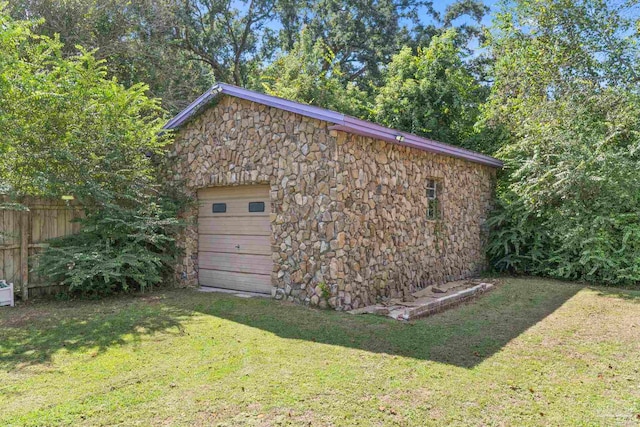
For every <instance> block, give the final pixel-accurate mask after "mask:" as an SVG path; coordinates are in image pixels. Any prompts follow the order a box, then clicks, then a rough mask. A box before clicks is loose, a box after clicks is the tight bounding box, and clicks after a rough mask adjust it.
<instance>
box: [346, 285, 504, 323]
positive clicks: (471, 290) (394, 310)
mask: <svg viewBox="0 0 640 427" xmlns="http://www.w3.org/2000/svg"><path fill="white" fill-rule="evenodd" d="M465 285H466V286H465ZM493 287H494V285H493V283H488V282H480V283H477V284H476V283H473V282H469V281H466V282H451V283H449V284H445V285H441V286H439V287H438V288H439V289H438V290H439V291H442V290H445V293H440V295H442V296H438V293H439V292H435V293H434V292H433V291H431V290H430V289H425V290H421V291H418V292H415V293H413V297H414V298H415V300H414V301H410V302H402V301H396V302H392V303H391V304H389V305H384V304H376V305H370V306H367V307H363V308H360V309H357V310H351V311H349V313H351V314H379V315H384V316H388V317H391V318H393V319H397V320H413V319H417V318H420V317H426V316H430V315H432V314H436V313H439V312H441V311H444V310H446V309H448V308H451V307H453V306H455V305H458V304H461V303H463V302H465V301H469V300H471V299H473V298H476V297H477V296H479V295H481V294H483V293H485V292H488V291H490V290H491V289H493ZM460 288H462V289H460Z"/></svg>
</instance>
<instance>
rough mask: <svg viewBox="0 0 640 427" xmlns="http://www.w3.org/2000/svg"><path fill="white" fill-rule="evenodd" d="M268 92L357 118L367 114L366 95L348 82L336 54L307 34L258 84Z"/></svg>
mask: <svg viewBox="0 0 640 427" xmlns="http://www.w3.org/2000/svg"><path fill="white" fill-rule="evenodd" d="M255 85H256V86H259V87H260V86H261V87H260V88H261V89H263V90H264V91H265V92H266V93H268V94H271V95H276V96H280V97H282V98H286V99H292V100H295V101H300V102H303V103H306V104H313V105H317V106H319V107H323V108H328V109H331V110H336V111H340V112H342V113H345V114H350V115H354V116H358V117H363V116H365V117H366V116H367V115H368V104H369V103H368V102H367V101H368V98H367V94H366V93H365V92H364V91H362V90H360V89H359V88H358V87H357V86H356V85H355V84H353V83H350V82H347V83H345V78H344V73H343V72H342V70H341V68H340V65H339V64H338V63H337V62H336V58H335V55H334V54H333V52H332V51H331V50H330V49H329V48H328V47H327V46H326V45H325V44H324V42H323V41H322V40H317V41H316V42H313V40H312V38H311V34H310V33H309V32H308V31H304V32H303V34H302V36H301V38H300V40H299V41H297V42H296V43H295V44H294V46H293V49H292V50H291V52H289V53H287V54H286V55H282V56H280V57H278V58H277V59H276V60H275V61H274V62H273V63H272V64H270V65H269V66H268V67H267V68H266V69H265V70H264V72H263V73H262V76H261V79H260V80H259V81H258V82H256V84H255Z"/></svg>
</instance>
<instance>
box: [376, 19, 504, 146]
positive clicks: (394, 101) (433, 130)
mask: <svg viewBox="0 0 640 427" xmlns="http://www.w3.org/2000/svg"><path fill="white" fill-rule="evenodd" d="M457 37H458V34H457V32H456V31H455V30H449V31H446V32H445V33H443V34H442V35H441V36H435V37H433V38H432V39H431V43H430V44H429V46H428V47H426V48H419V49H418V52H417V54H415V55H414V54H413V52H412V51H411V49H409V48H408V47H405V48H403V49H402V50H401V51H400V53H398V54H397V55H395V56H394V57H393V59H392V61H391V62H390V63H389V64H388V66H387V69H386V71H385V73H384V75H383V84H382V86H381V87H380V88H378V89H377V91H376V93H377V96H376V99H375V107H374V113H373V117H374V120H375V121H376V122H379V123H382V124H384V125H386V126H389V127H392V128H396V129H402V130H405V131H408V132H412V133H415V134H418V135H422V136H426V137H428V138H433V139H436V140H439V141H444V142H447V143H450V144H454V145H460V146H467V147H469V148H478V149H480V150H482V151H491V148H492V147H491V142H489V143H486V142H485V140H487V139H489V136H487V135H483V134H481V133H480V132H478V131H477V130H475V129H474V125H475V123H476V120H477V117H478V115H479V112H480V110H479V107H480V104H481V103H482V102H483V101H484V100H485V98H486V95H487V89H486V88H485V87H483V86H482V85H480V83H479V82H478V81H477V80H476V78H475V77H474V76H473V75H472V74H471V72H470V71H469V69H468V68H467V67H466V65H465V63H464V58H463V53H462V51H461V47H460V46H459V45H458V43H457V42H456V39H457Z"/></svg>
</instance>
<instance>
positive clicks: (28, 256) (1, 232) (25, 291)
mask: <svg viewBox="0 0 640 427" xmlns="http://www.w3.org/2000/svg"><path fill="white" fill-rule="evenodd" d="M4 201H6V200H4V199H2V198H0V202H4ZM23 204H24V205H25V206H27V207H28V208H29V210H28V211H20V210H6V209H5V210H0V279H4V280H7V281H8V282H13V284H14V289H16V290H18V291H19V293H20V294H21V295H22V297H23V298H29V297H33V296H38V295H42V294H50V293H55V292H58V291H60V290H62V288H61V287H60V286H52V285H51V284H50V283H47V282H46V281H45V280H44V279H42V278H40V277H38V276H37V275H36V274H35V273H34V271H33V269H34V267H35V266H36V265H35V263H36V262H37V258H36V257H34V255H36V254H37V253H39V252H40V251H41V250H42V248H44V247H46V241H47V240H48V239H51V238H54V237H61V236H67V235H69V234H72V233H76V232H78V230H79V227H80V225H79V224H78V223H74V222H72V220H73V219H74V218H78V217H81V216H82V214H83V211H82V209H81V208H80V207H79V206H78V205H77V204H73V203H69V204H67V203H66V202H64V201H62V200H51V199H38V198H28V199H27V200H25V201H24V202H23Z"/></svg>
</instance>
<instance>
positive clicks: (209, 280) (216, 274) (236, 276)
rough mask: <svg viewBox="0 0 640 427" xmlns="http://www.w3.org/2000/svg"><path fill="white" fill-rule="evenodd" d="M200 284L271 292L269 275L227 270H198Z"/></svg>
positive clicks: (265, 292)
mask: <svg viewBox="0 0 640 427" xmlns="http://www.w3.org/2000/svg"><path fill="white" fill-rule="evenodd" d="M198 275H199V276H200V285H202V286H213V287H216V288H223V289H233V290H237V291H245V292H260V293H264V294H268V293H271V276H270V275H269V276H267V275H263V274H247V273H234V272H229V271H217V270H200V271H199V273H198Z"/></svg>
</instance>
